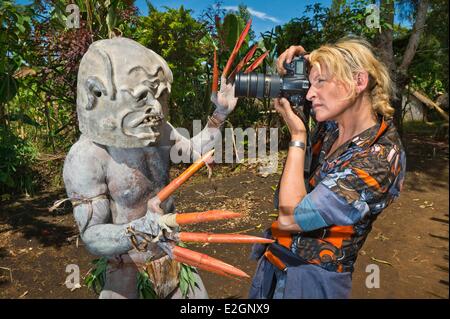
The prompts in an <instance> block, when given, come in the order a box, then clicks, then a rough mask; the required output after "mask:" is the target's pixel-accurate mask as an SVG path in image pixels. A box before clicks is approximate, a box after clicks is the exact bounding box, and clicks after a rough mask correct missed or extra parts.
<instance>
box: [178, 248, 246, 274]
mask: <svg viewBox="0 0 450 319" xmlns="http://www.w3.org/2000/svg"><path fill="white" fill-rule="evenodd" d="M172 254H173V259H174V260H177V258H178V257H181V258H183V259H184V260H185V261H190V262H191V263H190V265H192V266H194V267H198V268H200V269H205V266H206V267H207V268H210V269H215V270H218V271H221V272H225V273H226V274H229V275H234V276H238V277H246V278H250V276H249V275H247V274H246V273H245V272H243V271H242V270H240V269H238V268H236V267H234V266H232V265H230V264H227V263H225V262H223V261H221V260H219V259H216V258H213V257H211V256H208V255H206V254H202V253H199V252H196V251H193V250H190V249H187V248H183V247H180V246H175V247H173V250H172ZM205 270H206V269H205Z"/></svg>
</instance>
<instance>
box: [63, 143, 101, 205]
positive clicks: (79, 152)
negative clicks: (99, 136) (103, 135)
mask: <svg viewBox="0 0 450 319" xmlns="http://www.w3.org/2000/svg"><path fill="white" fill-rule="evenodd" d="M107 160H108V153H107V152H106V150H105V149H104V148H103V147H102V146H100V145H98V144H96V143H94V142H92V141H91V140H89V139H87V138H85V137H83V136H82V137H81V138H80V139H79V140H78V141H77V142H76V143H75V144H74V145H72V147H71V149H70V151H69V153H68V154H67V156H66V159H65V161H64V168H63V179H64V184H65V186H66V190H67V193H68V195H69V197H73V196H77V195H80V196H97V195H99V194H101V193H103V192H104V191H106V189H107V187H106V169H105V167H106V163H107Z"/></svg>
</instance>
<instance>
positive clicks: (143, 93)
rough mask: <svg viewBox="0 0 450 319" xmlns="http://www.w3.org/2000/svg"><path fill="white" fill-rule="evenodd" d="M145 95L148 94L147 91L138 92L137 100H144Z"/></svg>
mask: <svg viewBox="0 0 450 319" xmlns="http://www.w3.org/2000/svg"><path fill="white" fill-rule="evenodd" d="M147 95H148V92H147V91H144V92H142V93H141V94H139V96H138V97H137V99H136V100H137V101H138V102H140V101H142V100H145V99H146V98H147Z"/></svg>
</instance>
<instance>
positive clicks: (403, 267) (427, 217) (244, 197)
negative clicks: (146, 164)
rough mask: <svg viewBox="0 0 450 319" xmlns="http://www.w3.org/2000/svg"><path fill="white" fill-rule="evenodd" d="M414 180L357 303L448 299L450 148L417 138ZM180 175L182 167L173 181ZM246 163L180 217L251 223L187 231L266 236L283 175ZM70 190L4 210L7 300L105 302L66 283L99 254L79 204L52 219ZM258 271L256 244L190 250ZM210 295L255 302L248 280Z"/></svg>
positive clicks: (356, 286)
mask: <svg viewBox="0 0 450 319" xmlns="http://www.w3.org/2000/svg"><path fill="white" fill-rule="evenodd" d="M405 137H406V138H405V139H404V140H405V148H406V150H407V161H408V163H407V177H406V182H405V185H404V189H403V191H402V193H401V196H400V198H399V199H398V200H397V201H396V202H394V204H392V205H391V206H390V207H389V208H388V209H386V210H385V211H384V212H383V213H382V215H381V216H380V217H379V218H378V219H377V221H376V222H375V224H374V227H373V230H372V232H371V234H370V235H369V238H368V240H367V241H366V243H365V245H364V247H363V249H362V250H361V251H360V254H359V257H358V260H357V263H356V270H355V272H354V274H353V298H448V297H449V286H448V284H449V279H448V251H449V250H448V242H449V241H448V238H449V229H448V221H449V217H448V213H449V202H448V199H449V187H448V173H449V172H448V156H449V150H448V143H447V142H445V143H444V142H436V141H434V140H433V139H431V138H424V137H423V136H422V137H419V136H418V135H411V134H408V135H407V136H405ZM178 172H180V168H174V169H173V172H172V176H176V174H177V173H178ZM255 172H256V171H255V168H253V167H246V166H243V165H240V166H237V167H234V168H233V169H232V168H230V167H216V168H215V170H214V174H213V179H212V180H211V181H210V180H208V179H207V177H206V171H205V170H203V171H202V172H201V173H198V174H197V175H196V176H195V178H193V179H192V180H191V181H189V182H188V183H187V184H186V185H184V186H183V187H182V188H181V190H180V191H179V192H178V193H177V209H178V211H180V212H193V211H203V210H208V209H213V208H215V209H220V208H221V209H228V210H234V211H238V212H242V213H243V214H244V215H245V217H244V218H242V219H240V220H229V221H223V222H218V223H213V224H207V225H206V224H205V225H203V226H201V227H198V226H196V227H191V228H190V229H189V228H188V229H187V230H191V231H192V230H196V231H200V230H202V231H211V232H242V233H246V234H255V235H258V234H260V233H261V232H262V230H263V229H265V228H266V227H269V226H270V224H271V222H272V221H273V220H274V218H275V216H276V215H275V214H276V211H275V210H274V209H273V202H272V196H273V187H274V186H276V184H277V182H278V180H279V176H280V175H279V174H274V175H269V176H268V177H265V178H264V177H261V176H258V175H257V174H256V173H255ZM63 197H65V193H64V190H62V189H61V190H59V191H55V192H50V193H42V194H39V195H38V196H35V197H32V198H19V199H15V200H10V201H8V202H2V203H0V298H97V296H96V295H95V294H94V293H93V292H91V291H89V290H88V289H87V287H86V286H85V285H83V284H82V287H81V288H78V289H75V290H73V291H71V290H69V289H68V288H66V286H65V284H64V282H65V279H66V276H67V275H68V273H66V266H67V265H69V264H76V265H78V266H79V268H80V273H81V276H82V277H83V276H84V275H85V274H86V273H87V272H88V270H89V268H90V266H91V265H90V261H91V260H92V259H94V258H95V256H92V255H90V254H89V253H88V252H87V250H86V249H85V247H84V246H83V243H82V242H81V241H80V240H77V234H78V233H77V229H76V227H75V222H74V219H73V217H72V214H71V207H70V204H69V205H66V207H65V208H64V209H62V210H60V211H56V212H52V213H50V212H49V211H48V207H50V206H51V205H52V204H53V202H54V201H55V200H57V199H60V198H63ZM189 247H190V248H193V249H194V250H197V251H202V252H205V253H208V254H210V255H212V256H214V257H217V258H220V259H222V260H224V261H226V262H228V263H231V264H233V265H236V266H238V267H239V268H241V269H243V270H244V271H246V272H247V273H249V274H253V273H254V270H255V266H256V263H255V262H254V261H252V260H249V259H248V256H249V253H250V246H248V245H247V246H245V245H239V246H237V245H226V244H209V245H205V246H201V245H189ZM371 264H375V265H377V266H378V267H379V270H380V287H379V288H371V289H369V288H367V287H366V279H367V276H368V275H369V273H368V272H366V270H367V267H368V265H371ZM200 273H201V275H202V278H203V281H204V283H205V285H206V287H207V289H208V291H209V295H210V297H211V298H246V297H247V294H248V290H249V286H250V281H248V280H241V281H237V280H230V279H228V278H222V277H219V276H217V275H215V274H210V273H205V272H202V271H201V272H200Z"/></svg>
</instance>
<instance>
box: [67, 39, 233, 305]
mask: <svg viewBox="0 0 450 319" xmlns="http://www.w3.org/2000/svg"><path fill="white" fill-rule="evenodd" d="M171 82H172V73H171V71H170V69H169V67H168V65H167V63H166V62H165V61H164V59H162V58H161V57H160V56H159V55H157V54H156V53H155V52H153V51H151V50H149V49H147V48H145V47H143V46H141V45H140V44H138V43H136V42H134V41H132V40H130V39H126V38H115V39H109V40H101V41H97V42H94V43H93V44H92V45H91V46H90V48H89V50H88V51H87V52H86V54H85V55H84V57H83V59H82V61H81V63H80V68H79V72H78V85H77V115H78V120H79V127H80V131H81V132H82V135H81V136H80V139H79V140H78V141H77V142H76V143H75V144H74V145H73V146H72V148H71V149H70V151H69V153H68V155H67V158H66V161H65V163H64V173H63V175H64V183H65V186H66V191H67V194H68V197H69V198H70V199H71V201H72V204H73V206H74V217H75V220H76V222H77V225H78V227H79V229H80V236H81V239H82V240H83V242H84V243H85V245H86V248H87V249H88V250H89V251H90V252H91V253H92V254H94V255H96V256H102V257H106V258H108V260H109V261H110V262H109V264H108V271H107V274H106V282H105V287H104V290H103V291H102V292H101V294H100V298H138V297H139V293H138V290H137V285H136V283H137V282H136V281H137V272H138V271H142V270H143V269H144V266H147V267H148V265H149V262H150V267H151V268H152V269H154V271H153V273H154V274H155V276H156V277H157V281H158V286H157V287H156V288H157V290H158V292H159V295H160V296H161V297H166V298H170V297H172V298H181V293H180V290H179V288H177V287H178V272H179V264H177V263H176V262H174V261H173V260H172V259H170V258H169V257H170V256H168V255H167V251H163V250H162V249H161V248H160V246H159V245H157V244H156V243H149V244H148V246H147V248H145V249H146V251H139V250H137V249H136V243H132V240H131V237H130V232H129V231H130V229H131V230H136V231H140V232H141V233H145V234H150V235H152V236H154V235H156V234H157V233H158V227H159V226H158V224H157V223H156V224H155V223H153V222H152V221H153V220H154V219H152V218H150V219H149V216H150V217H152V216H154V215H155V213H157V214H159V215H162V214H168V213H172V212H174V210H175V206H174V204H173V199H172V198H168V199H167V200H165V201H164V202H162V203H161V204H160V206H159V207H157V208H156V211H155V207H153V208H152V207H150V206H149V200H150V199H152V198H154V197H155V195H156V194H157V193H158V191H159V190H161V189H162V188H163V187H164V186H166V185H167V184H168V182H169V168H170V164H171V159H170V154H171V151H172V152H173V151H174V150H175V151H177V150H179V149H183V151H184V152H188V153H189V157H190V158H191V159H196V158H198V156H199V155H200V153H204V152H205V151H208V150H210V149H211V148H213V146H214V143H215V140H216V139H217V138H218V137H220V134H219V133H220V131H219V130H218V129H217V128H216V127H214V126H212V127H209V126H208V125H207V126H206V127H205V128H204V129H203V131H202V132H200V133H199V134H198V135H197V136H194V137H193V138H192V139H187V138H185V137H183V136H181V135H180V134H179V133H178V132H177V131H176V130H175V129H174V128H173V127H172V126H171V125H170V124H169V123H168V122H167V121H166V115H167V111H168V109H167V108H168V97H169V93H170V88H171ZM229 92H233V91H232V90H231V86H230V87H229V88H228V93H229ZM232 95H233V94H231V95H228V96H225V95H224V94H223V93H222V92H219V94H218V95H217V96H216V97H215V101H222V105H219V104H217V102H214V103H215V104H216V111H215V112H214V114H213V117H214V116H215V118H216V121H215V122H217V119H219V122H223V121H224V120H225V118H226V116H227V115H228V113H229V112H231V111H232V110H233V109H234V107H235V105H236V99H235V98H234V96H232ZM213 101H214V100H213ZM224 102H225V103H224ZM223 104H225V106H223ZM208 123H209V122H208ZM174 144H175V149H173V148H172V147H173V146H174ZM196 150H197V151H196ZM195 276H197V278H196V281H197V285H196V288H195V289H194V290H193V291H190V293H189V294H188V296H187V297H188V298H207V293H206V291H205V288H204V286H203V284H202V282H201V279H200V278H199V277H198V275H195Z"/></svg>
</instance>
